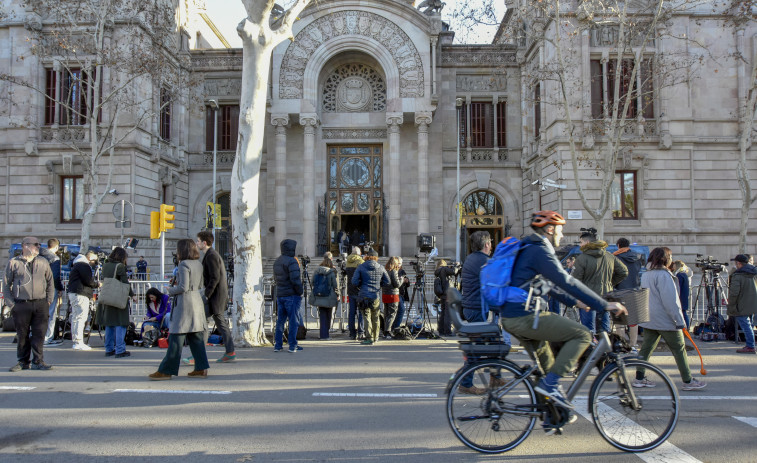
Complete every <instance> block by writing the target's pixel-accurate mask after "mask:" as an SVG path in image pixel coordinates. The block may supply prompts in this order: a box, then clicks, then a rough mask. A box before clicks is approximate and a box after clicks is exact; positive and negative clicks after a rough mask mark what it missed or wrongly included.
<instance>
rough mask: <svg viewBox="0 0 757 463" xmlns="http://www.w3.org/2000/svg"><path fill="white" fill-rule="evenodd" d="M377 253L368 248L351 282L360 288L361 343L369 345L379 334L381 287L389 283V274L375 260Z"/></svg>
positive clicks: (376, 339)
mask: <svg viewBox="0 0 757 463" xmlns="http://www.w3.org/2000/svg"><path fill="white" fill-rule="evenodd" d="M377 260H378V253H377V252H376V251H375V250H374V249H370V250H368V252H367V253H366V255H365V262H363V263H362V264H360V266H359V267H358V268H357V270H355V274H354V275H353V276H352V284H353V285H355V286H357V287H359V288H360V293H359V295H358V298H359V299H358V301H359V304H360V305H361V308H362V311H363V320H365V340H363V342H362V343H361V344H366V345H371V344H373V343H374V342H376V341H378V334H379V304H380V302H381V299H379V295H380V294H381V287H382V286H386V285H388V284H389V274H387V273H386V270H384V267H382V266H381V265H379V263H378V262H377Z"/></svg>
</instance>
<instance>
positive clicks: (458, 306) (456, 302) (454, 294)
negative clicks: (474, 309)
mask: <svg viewBox="0 0 757 463" xmlns="http://www.w3.org/2000/svg"><path fill="white" fill-rule="evenodd" d="M462 306H463V295H462V294H460V291H458V290H457V289H455V288H453V287H451V286H450V288H449V289H447V313H448V315H449V318H450V320H451V321H452V326H454V327H455V332H456V333H457V334H458V335H460V336H471V335H472V336H499V335H500V328H499V325H498V324H497V323H492V322H472V323H469V322H466V321H465V320H463V318H462V317H461V316H460V312H461V310H462Z"/></svg>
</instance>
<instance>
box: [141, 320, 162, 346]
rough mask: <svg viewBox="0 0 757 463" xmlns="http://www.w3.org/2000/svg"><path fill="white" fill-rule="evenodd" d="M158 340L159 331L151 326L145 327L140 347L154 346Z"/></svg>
mask: <svg viewBox="0 0 757 463" xmlns="http://www.w3.org/2000/svg"><path fill="white" fill-rule="evenodd" d="M158 338H160V331H158V329H157V328H155V327H154V326H152V325H150V326H147V327H146V328H145V331H144V332H143V333H142V347H153V346H155V345H156V344H157V343H158Z"/></svg>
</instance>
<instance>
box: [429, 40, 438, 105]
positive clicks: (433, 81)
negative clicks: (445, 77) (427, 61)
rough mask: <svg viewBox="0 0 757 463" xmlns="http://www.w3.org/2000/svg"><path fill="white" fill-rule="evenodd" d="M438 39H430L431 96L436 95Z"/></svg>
mask: <svg viewBox="0 0 757 463" xmlns="http://www.w3.org/2000/svg"><path fill="white" fill-rule="evenodd" d="M438 41H439V37H437V36H434V37H431V94H432V95H436V44H437V42H438Z"/></svg>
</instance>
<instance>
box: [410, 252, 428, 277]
mask: <svg viewBox="0 0 757 463" xmlns="http://www.w3.org/2000/svg"><path fill="white" fill-rule="evenodd" d="M415 258H416V259H418V260H411V261H410V262H409V264H410V265H411V266H412V267H413V270H415V274H416V275H423V273H424V272H425V271H426V264H425V262H423V260H422V259H423V258H422V257H421V256H420V254H416V255H415Z"/></svg>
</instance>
